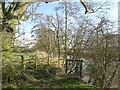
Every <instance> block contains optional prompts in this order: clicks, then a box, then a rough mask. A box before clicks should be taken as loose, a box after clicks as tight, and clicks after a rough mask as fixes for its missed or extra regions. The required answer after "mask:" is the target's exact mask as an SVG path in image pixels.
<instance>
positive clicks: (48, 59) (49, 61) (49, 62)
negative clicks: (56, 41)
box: [48, 56, 50, 66]
mask: <svg viewBox="0 0 120 90" xmlns="http://www.w3.org/2000/svg"><path fill="white" fill-rule="evenodd" d="M49 65H50V58H49V56H48V66H49Z"/></svg>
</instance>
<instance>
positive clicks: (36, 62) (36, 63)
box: [35, 55, 38, 68]
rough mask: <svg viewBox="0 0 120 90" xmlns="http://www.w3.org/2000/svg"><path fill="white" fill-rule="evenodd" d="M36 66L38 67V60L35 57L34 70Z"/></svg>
mask: <svg viewBox="0 0 120 90" xmlns="http://www.w3.org/2000/svg"><path fill="white" fill-rule="evenodd" d="M37 65H38V58H37V55H35V68H37Z"/></svg>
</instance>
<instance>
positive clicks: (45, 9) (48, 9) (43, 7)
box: [18, 2, 118, 47]
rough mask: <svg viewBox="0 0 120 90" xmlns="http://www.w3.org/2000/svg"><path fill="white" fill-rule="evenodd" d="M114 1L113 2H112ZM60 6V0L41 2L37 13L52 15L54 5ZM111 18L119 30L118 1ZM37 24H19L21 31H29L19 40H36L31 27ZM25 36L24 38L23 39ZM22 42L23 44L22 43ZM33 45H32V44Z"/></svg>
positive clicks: (25, 41) (112, 9)
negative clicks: (57, 0) (32, 35)
mask: <svg viewBox="0 0 120 90" xmlns="http://www.w3.org/2000/svg"><path fill="white" fill-rule="evenodd" d="M111 3H113V2H111ZM56 6H58V2H50V3H47V4H46V3H41V4H40V7H38V9H37V11H36V12H37V13H43V14H47V15H51V14H53V15H54V14H55V12H54V7H56ZM88 16H90V17H91V16H92V14H90V15H88ZM108 17H109V18H110V19H111V20H113V21H114V22H116V26H115V27H116V30H117V21H118V3H117V2H114V4H113V5H112V8H111V10H109V16H108ZM93 19H94V15H93ZM34 25H35V23H34V22H31V20H28V21H25V22H23V21H22V22H21V25H20V26H19V27H20V29H21V30H19V31H26V32H27V33H26V34H25V35H23V36H22V37H20V38H18V40H20V41H21V42H22V43H23V44H27V43H30V42H34V43H35V40H34V38H33V37H31V29H32V28H33V26H34ZM23 38H24V40H22V39H23ZM22 43H21V45H22ZM30 47H31V46H30Z"/></svg>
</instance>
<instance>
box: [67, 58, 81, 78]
mask: <svg viewBox="0 0 120 90" xmlns="http://www.w3.org/2000/svg"><path fill="white" fill-rule="evenodd" d="M82 61H83V60H66V74H75V75H79V76H80V77H82Z"/></svg>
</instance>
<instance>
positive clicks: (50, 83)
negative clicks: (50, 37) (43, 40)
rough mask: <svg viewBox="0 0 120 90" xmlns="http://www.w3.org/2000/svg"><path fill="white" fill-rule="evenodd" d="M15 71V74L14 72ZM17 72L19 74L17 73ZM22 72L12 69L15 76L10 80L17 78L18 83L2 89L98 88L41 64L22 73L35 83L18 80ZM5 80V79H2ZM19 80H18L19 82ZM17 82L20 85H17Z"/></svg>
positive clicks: (6, 84)
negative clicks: (31, 78)
mask: <svg viewBox="0 0 120 90" xmlns="http://www.w3.org/2000/svg"><path fill="white" fill-rule="evenodd" d="M14 58H15V60H16V59H18V57H17V56H16V57H14ZM31 66H32V67H34V65H31ZM9 69H10V68H9V67H7V69H6V73H5V74H6V75H7V77H11V76H10V74H9V73H10V72H8V70H9ZM16 70H17V72H16ZM18 72H19V73H18ZM22 72H23V70H21V71H18V69H17V68H14V71H13V73H15V74H16V76H14V75H13V77H11V78H12V79H15V78H17V80H18V81H16V82H17V83H13V82H12V83H9V84H8V83H6V82H5V84H4V85H3V88H6V89H7V90H8V89H10V88H12V89H19V88H20V90H25V89H32V90H33V89H38V90H39V89H41V88H42V89H44V88H47V89H51V88H52V89H54V88H55V89H63V88H64V89H69V90H72V89H85V90H86V89H94V90H96V89H98V88H99V87H97V86H94V85H90V84H85V83H83V82H81V81H80V80H79V78H77V77H73V76H67V75H65V74H63V73H62V74H61V73H59V72H63V69H61V68H60V67H59V68H56V67H55V65H50V66H48V65H44V64H41V65H39V67H38V68H37V69H27V70H26V71H24V73H25V74H26V75H27V76H28V77H33V78H35V79H36V81H32V82H30V81H28V80H26V79H24V78H19V77H21V76H22ZM4 78H5V77H4ZM19 79H20V80H19ZM18 82H19V83H20V84H18Z"/></svg>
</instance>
